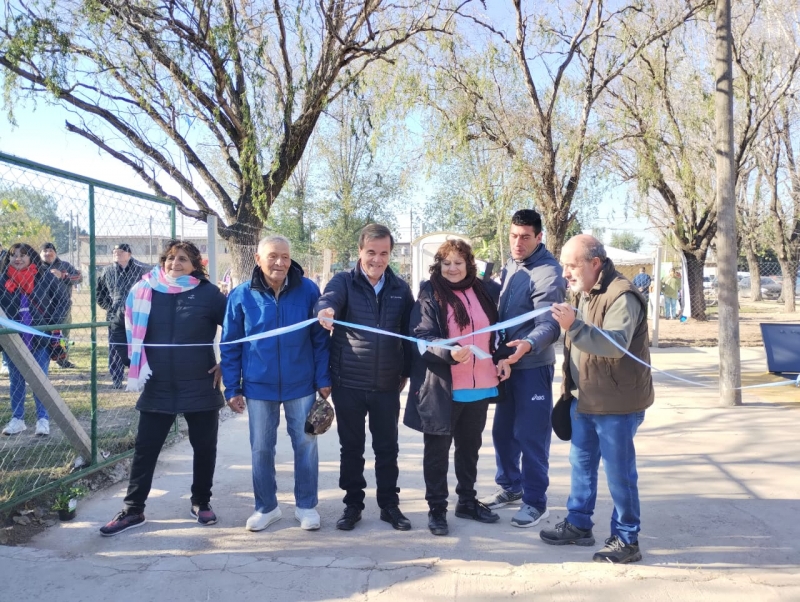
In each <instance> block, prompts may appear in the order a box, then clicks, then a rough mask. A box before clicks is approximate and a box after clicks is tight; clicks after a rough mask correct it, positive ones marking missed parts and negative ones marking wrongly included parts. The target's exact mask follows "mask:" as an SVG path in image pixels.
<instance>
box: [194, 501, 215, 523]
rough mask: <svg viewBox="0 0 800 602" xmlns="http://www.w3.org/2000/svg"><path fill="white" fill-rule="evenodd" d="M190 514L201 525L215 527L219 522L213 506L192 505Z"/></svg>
mask: <svg viewBox="0 0 800 602" xmlns="http://www.w3.org/2000/svg"><path fill="white" fill-rule="evenodd" d="M189 514H191V515H192V517H193V518H196V519H197V522H198V523H200V524H201V525H213V524H216V522H217V515H216V514H214V511H213V510H212V509H211V504H192V509H191V510H190V511H189Z"/></svg>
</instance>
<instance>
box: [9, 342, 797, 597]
mask: <svg viewBox="0 0 800 602" xmlns="http://www.w3.org/2000/svg"><path fill="white" fill-rule="evenodd" d="M653 359H654V362H655V365H656V366H657V367H659V368H661V369H665V370H670V371H673V372H675V373H677V374H679V375H680V376H682V377H684V378H692V377H693V375H695V374H698V373H706V374H707V373H708V372H709V371H711V372H713V370H714V369H715V366H716V349H691V348H680V349H661V350H656V351H654V353H653ZM742 363H743V371H749V372H763V371H764V370H765V365H766V364H765V361H764V354H763V350H756V349H743V350H742ZM656 382H657V387H656V403H655V405H654V407H653V408H652V409H651V410H649V411H648V412H647V416H646V419H645V422H644V424H643V425H642V427H641V428H640V430H639V434H638V435H637V438H636V443H637V451H638V456H639V459H638V466H639V473H640V483H639V486H640V496H641V505H642V533H641V535H640V544H641V546H642V551H643V554H644V559H643V561H642V562H640V563H636V564H633V565H627V566H621V567H620V566H613V565H603V564H597V563H593V562H591V556H592V553H593V551H594V549H596V548H599V547H601V546H602V541H603V539H604V538H605V537H607V536H608V533H607V532H608V520H609V516H610V514H611V501H610V498H609V495H608V491H607V488H606V485H605V477H604V475H603V474H602V473H601V475H600V479H599V482H600V487H599V494H598V501H597V508H596V512H595V520H596V523H597V524H596V525H595V537H596V539H597V541H598V544H597V546H596V548H576V547H573V546H565V547H551V546H547V545H545V544H543V543H542V542H541V541H540V540H539V529H540V527H539V526H537V527H534V528H532V529H518V528H514V527H512V526H511V525H510V524H509V521H510V519H511V516H512V515H513V513H514V512H515V511H516V506H512V507H508V508H503V509H500V510H499V511H498V512H499V514H500V515H501V521H500V522H498V523H496V524H493V525H485V524H479V523H475V522H471V521H467V520H462V519H458V518H455V517H454V516H453V514H452V512H450V513H449V514H448V522H449V524H450V535H449V536H447V537H434V536H432V535H431V534H430V533H429V531H428V529H427V505H426V503H425V501H424V484H423V482H422V474H421V463H422V436H421V435H420V434H418V433H415V432H413V431H411V430H409V429H407V428H405V427H402V426H401V431H400V487H401V494H400V496H401V508H402V509H403V511H404V512H405V514H406V515H407V516H408V517H409V519H410V520H411V522H412V525H413V528H412V530H411V531H408V532H398V531H394V530H392V528H391V526H390V525H388V524H387V523H384V522H382V521H380V520H379V518H378V508H377V505H376V503H375V500H374V475H373V473H372V455H371V452H368V454H367V472H366V474H367V481H368V483H369V491H368V494H367V500H366V501H367V508H366V510H365V511H364V514H363V519H362V521H361V522H360V523H358V525H357V527H356V529H355V530H354V531H351V532H342V531H337V530H336V529H335V527H334V524H335V522H336V519H337V518H338V516H339V514H340V512H341V510H342V504H341V497H342V496H341V492H340V490H339V489H338V456H339V454H338V441H337V438H336V433H335V429H333V430H332V431H330V432H329V433H327V434H325V435H323V436H322V437H321V438H320V442H319V443H320V453H319V455H320V494H319V497H320V504H319V507H318V510H319V512H320V515H321V517H322V528H321V530H319V531H316V532H307V531H303V530H301V529H300V526H299V523H298V522H297V521H296V520H295V518H294V498H293V494H292V491H293V473H292V452H291V444H290V442H289V437H288V435H287V434H286V432H285V423H284V424H282V425H281V429H282V430H281V432H280V434H279V437H278V450H277V456H276V465H277V480H278V489H279V494H278V500H279V503H280V505H281V508H282V511H283V518H282V519H281V520H280V521H278V522H277V523H275V524H274V525H272V526H270V527H269V528H268V529H267V530H266V531H262V532H260V533H249V532H247V531H245V530H244V522H245V520H246V519H247V517H248V516H249V515H250V513H251V511H252V494H251V479H250V456H249V443H248V429H247V417H246V416H244V417H237V418H235V419H231V420H227V421H225V422H224V423H222V425H221V427H220V441H219V453H218V459H217V473H216V477H215V487H214V499H213V500H212V504H213V506H214V510H215V511H216V512H217V514H218V516H219V517H220V522H219V523H218V524H217V525H214V526H211V527H202V526H200V525H198V524H197V523H196V522H194V521H193V519H191V517H190V516H189V506H190V504H189V488H190V485H191V447H190V446H189V442H188V440H185V441H182V442H180V443H179V444H177V445H176V446H174V447H172V448H170V449H167V450H164V452H163V454H162V457H161V459H160V461H159V466H158V469H157V471H156V477H155V479H154V481H153V491H152V493H151V496H150V498H149V500H148V506H147V510H146V516H147V523H146V524H145V525H144V526H143V527H141V528H138V529H134V530H132V531H130V532H126V533H122V534H120V535H118V536H116V537H112V538H104V537H100V535H99V533H98V531H97V529H98V528H99V527H100V526H101V525H102V524H104V523H105V522H106V521H108V520H110V519H111V518H112V517H113V516H114V514H115V513H116V512H117V511H118V510H119V509H120V507H121V502H122V498H123V497H124V494H125V488H126V483H120V484H117V485H114V486H112V487H110V488H108V489H106V490H103V491H100V492H96V493H95V494H94V495H93V496H92V497H91V498H87V499H84V500H82V501H81V503H80V505H79V508H78V517H77V518H76V519H75V520H74V521H72V522H69V523H61V524H59V525H57V526H55V527H52V528H50V529H48V530H47V531H46V532H44V533H42V534H40V535H39V536H37V537H36V538H34V539H33V540H32V541H31V542H30V543H29V544H28V545H27V546H26V547H16V548H15V547H4V546H0V575H1V576H2V577H4V579H3V583H4V587H3V594H2V596H1V598H2V599H3V600H9V601H11V600H14V601H16V602H25V601H36V602H43V601H47V600H74V601H81V600H85V601H98V600H137V601H147V600H171V601H176V602H178V601H183V600H187V601H189V600H215V599H216V600H218V599H227V598H232V597H234V596H235V597H236V598H237V599H239V600H271V601H272V600H274V601H283V600H286V601H297V600H360V601H367V600H369V601H374V600H410V599H413V600H431V601H438V600H456V599H461V600H487V601H488V600H497V599H512V598H518V599H532V598H534V597H536V596H538V597H540V598H544V599H548V600H559V601H560V600H564V601H566V600H569V601H580V600H601V599H611V598H613V599H615V600H641V599H645V600H697V599H704V600H709V601H716V600H720V601H723V600H724V601H725V602H730V601H731V600H742V599H748V598H749V599H752V600H759V601H762V600H798V599H800V551H799V550H798V546H797V541H798V540H799V539H800V527H798V524H797V521H796V517H797V516H798V515H799V514H800V501H798V500H800V439H799V438H798V437H797V433H798V432H800V431H798V428H800V427H798V423H800V390H798V389H796V388H794V387H786V388H785V392H786V394H785V396H784V397H783V398H780V399H778V400H777V401H776V400H775V396H774V395H772V396H770V398H769V401H767V400H765V399H762V398H759V397H757V396H756V395H754V394H751V393H746V395H745V405H744V406H742V407H739V408H722V407H719V406H718V402H717V397H716V393H715V392H714V391H713V390H705V389H699V388H698V389H689V388H687V387H685V386H684V385H682V384H680V383H676V382H674V381H668V380H667V379H666V378H664V377H663V376H656ZM554 389H555V390H557V389H558V382H557V383H556V384H555V385H554ZM489 419H490V421H489V423H488V425H487V429H486V431H485V432H484V447H483V449H482V450H481V459H480V462H479V465H478V483H477V487H476V488H477V489H478V491H479V495H485V494H487V493H491V492H492V491H493V490H494V457H493V452H492V442H491V427H490V425H491V410H490V417H489ZM368 440H369V435H368ZM568 450H569V445H568V444H567V443H564V442H561V441H558V440H554V441H553V445H552V450H551V485H550V491H549V498H550V512H551V516H550V518H549V519H548V520H546V521H545V522H544V525H542V526H552V525H554V524H555V523H557V522H559V521H560V520H562V519H563V517H564V514H565V510H564V505H565V502H566V496H567V493H568V488H569V462H568ZM449 485H450V489H451V499H450V500H451V510H452V507H453V504H454V503H455V495H454V489H455V477H454V476H453V468H452V462H451V475H450V481H449Z"/></svg>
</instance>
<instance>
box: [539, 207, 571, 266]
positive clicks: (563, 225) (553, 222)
mask: <svg viewBox="0 0 800 602" xmlns="http://www.w3.org/2000/svg"><path fill="white" fill-rule="evenodd" d="M553 205H555V203H553ZM542 221H543V222H544V223H543V226H544V229H545V232H546V233H547V244H546V246H547V250H548V251H550V252H551V253H552V254H553V255H554V256H555V258H556V259H559V258H560V257H561V248H562V247H563V246H564V242H566V241H565V238H566V237H567V230H569V226H570V220H569V219H566V218H565V217H564V215H563V212H561V211H559V210H552V211H548V210H545V211H544V213H543V215H542Z"/></svg>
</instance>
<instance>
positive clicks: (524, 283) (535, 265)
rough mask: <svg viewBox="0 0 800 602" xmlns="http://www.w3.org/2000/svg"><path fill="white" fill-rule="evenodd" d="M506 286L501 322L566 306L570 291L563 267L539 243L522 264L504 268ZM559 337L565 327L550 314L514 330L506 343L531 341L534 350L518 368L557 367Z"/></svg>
mask: <svg viewBox="0 0 800 602" xmlns="http://www.w3.org/2000/svg"><path fill="white" fill-rule="evenodd" d="M502 285H503V289H502V291H501V292H500V305H499V311H500V321H501V322H502V321H503V320H510V319H511V318H516V317H517V316H520V315H522V314H524V313H527V312H529V311H533V310H534V309H539V308H540V307H547V306H549V305H553V304H554V303H563V302H564V298H565V297H566V292H567V281H566V280H565V279H564V277H563V276H562V270H561V266H560V265H559V263H558V261H557V260H556V258H555V257H553V254H552V253H550V251H548V250H547V249H546V248H545V246H544V245H543V244H539V246H538V247H536V250H535V251H534V252H533V253H531V254H530V256H529V257H528V258H526V259H523V260H522V261H516V260H514V259H509V260H508V263H507V264H506V267H505V268H503V275H502ZM559 336H561V328H560V327H559V325H558V322H556V321H555V319H554V318H553V314H551V313H550V312H546V313H544V314H542V315H541V316H539V317H538V318H534V319H533V320H532V321H530V322H525V323H524V324H520V325H518V326H514V327H512V328H510V329H509V330H508V331H506V333H505V337H504V342H508V341H514V340H517V339H527V340H528V342H530V343H531V347H532V349H531V351H530V352H529V353H526V354H525V355H523V356H522V358H520V360H519V361H518V362H517V363H516V364H514V369H515V370H526V369H529V368H538V367H540V366H550V365H553V364H555V362H556V352H555V350H554V349H553V343H555V342H556V341H557V340H558V337H559Z"/></svg>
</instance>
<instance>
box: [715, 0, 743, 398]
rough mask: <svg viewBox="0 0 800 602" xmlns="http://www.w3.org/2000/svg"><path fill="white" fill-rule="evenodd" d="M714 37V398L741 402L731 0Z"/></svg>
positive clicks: (721, 4)
mask: <svg viewBox="0 0 800 602" xmlns="http://www.w3.org/2000/svg"><path fill="white" fill-rule="evenodd" d="M716 2H717V6H716V28H717V43H716V56H715V57H714V64H715V67H714V76H715V77H714V79H715V80H716V82H717V90H716V93H715V98H714V108H715V112H716V130H717V143H716V147H717V148H716V157H717V261H718V264H717V272H718V276H717V277H718V279H719V400H720V403H721V404H722V405H724V406H738V405H741V404H742V391H741V390H740V388H739V387H741V386H742V365H741V361H740V355H739V300H738V283H737V279H736V255H737V252H736V251H737V249H736V198H735V196H734V194H735V193H734V187H735V178H734V174H735V165H734V159H733V67H732V64H731V62H732V59H731V45H732V42H731V37H732V33H731V0H716Z"/></svg>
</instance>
